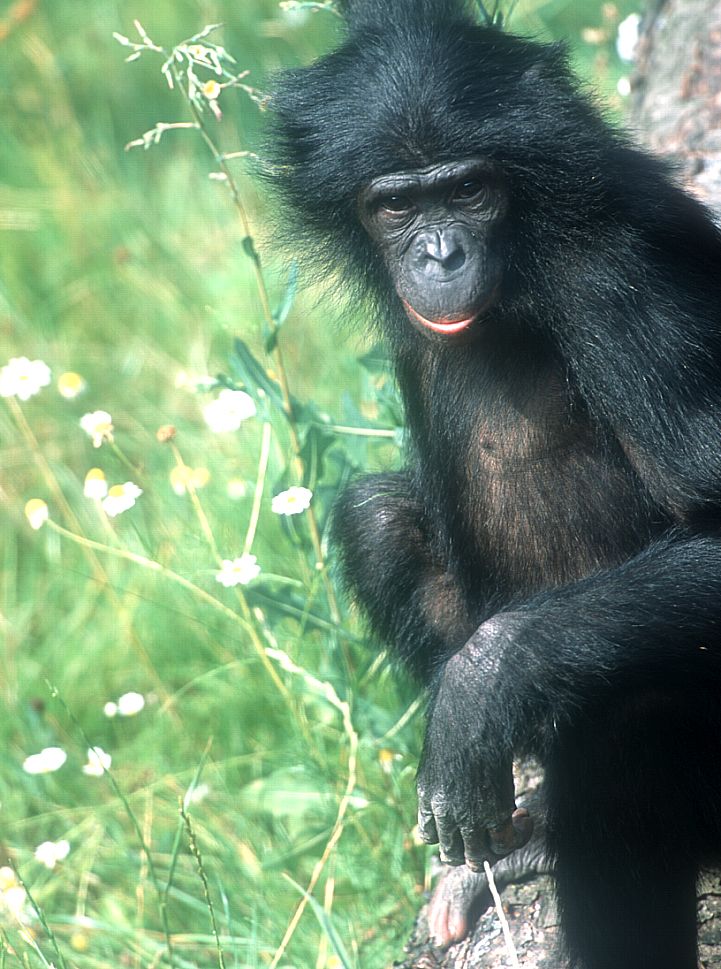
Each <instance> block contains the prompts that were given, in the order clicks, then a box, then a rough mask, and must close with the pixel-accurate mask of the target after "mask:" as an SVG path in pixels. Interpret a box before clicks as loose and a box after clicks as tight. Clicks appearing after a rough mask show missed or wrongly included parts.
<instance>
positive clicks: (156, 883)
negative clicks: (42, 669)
mask: <svg viewBox="0 0 721 969" xmlns="http://www.w3.org/2000/svg"><path fill="white" fill-rule="evenodd" d="M50 691H51V693H52V695H53V697H54V698H55V699H56V700H57V701H58V703H59V704H60V705H61V706H62V708H63V710H64V711H65V714H66V716H67V717H68V719H69V720H70V722H71V723H72V724H73V726H74V727H75V729H76V730H77V731H78V733H79V734H80V736H81V737H82V739H83V742H84V743H85V745H86V747H87V748H88V750H90V749H91V748H93V749H94V747H93V743H92V741H91V740H90V738H89V737H88V735H87V734H86V733H85V731H84V730H83V727H82V724H81V723H80V721H79V720H78V719H77V717H76V716H75V714H74V713H73V712H72V710H71V709H70V707H69V706H68V705H67V703H66V702H65V700H63V698H62V696H61V695H60V693H59V692H58V690H57V689H56V688H55V687H54V686H52V685H50ZM98 762H99V763H100V765H101V767H102V768H103V774H104V775H105V776H106V777H107V778H108V780H109V781H110V786H111V787H112V789H113V792H114V793H115V796H116V797H117V798H118V799H119V800H120V802H121V804H122V805H123V807H124V808H125V813H126V814H127V816H128V818H129V820H130V823H131V824H132V826H133V828H134V830H135V834H136V836H137V838H138V843H139V844H140V848H141V850H142V852H143V854H144V855H145V859H146V861H147V863H148V872H149V874H150V880H151V882H152V883H153V888H154V890H155V894H156V896H157V899H158V908H159V910H160V919H161V922H162V925H163V935H164V937H165V945H166V948H167V950H168V961H169V963H170V966H171V969H173V967H174V966H175V957H174V955H173V941H172V938H171V935H170V923H169V920H168V899H167V897H166V894H165V892H164V891H163V890H162V889H161V887H160V879H159V878H158V873H157V871H156V868H155V862H154V860H153V855H152V853H151V851H150V847H149V846H148V843H147V841H146V840H145V836H144V835H143V829H142V828H141V827H140V822H139V821H138V818H137V816H136V814H135V812H134V811H133V809H132V807H131V806H130V801H128V799H127V797H126V796H125V791H123V789H122V787H121V786H120V785H119V784H118V782H117V781H116V780H115V777H114V775H113V774H112V772H111V771H109V770H108V768H107V767H106V766H105V764H103V763H102V762H101V761H98Z"/></svg>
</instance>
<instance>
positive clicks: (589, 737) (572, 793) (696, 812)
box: [546, 688, 719, 969]
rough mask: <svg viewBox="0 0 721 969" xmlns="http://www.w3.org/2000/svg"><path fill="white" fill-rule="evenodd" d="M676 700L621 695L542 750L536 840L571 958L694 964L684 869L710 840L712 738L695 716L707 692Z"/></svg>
mask: <svg viewBox="0 0 721 969" xmlns="http://www.w3.org/2000/svg"><path fill="white" fill-rule="evenodd" d="M679 697H681V699H679ZM682 698H683V693H682V691H679V694H678V696H677V697H675V698H672V695H671V694H668V695H666V696H664V695H663V694H661V693H660V692H655V691H653V689H652V688H651V689H649V690H648V691H646V692H645V693H644V694H636V695H635V696H634V695H631V696H626V697H625V698H624V697H621V698H620V699H619V700H618V701H617V702H616V703H614V705H613V708H612V710H611V711H609V710H608V708H607V709H606V710H603V711H597V712H596V714H595V715H589V716H588V717H584V718H583V720H582V721H581V722H579V721H577V722H576V723H574V724H571V725H568V726H566V727H564V728H562V729H561V732H560V734H559V740H558V744H557V746H556V747H555V748H554V750H553V751H552V753H551V757H550V759H549V762H548V764H547V770H546V796H547V799H548V814H547V827H548V841H549V846H550V848H551V850H552V851H553V853H554V855H555V865H554V870H555V874H556V881H557V889H558V896H559V905H560V910H561V915H562V921H563V925H564V929H565V937H566V943H567V947H568V952H569V955H570V957H571V965H572V966H578V967H583V969H696V967H697V965H698V962H697V952H696V876H697V871H698V867H699V862H700V859H701V858H703V857H708V848H709V845H712V844H714V842H715V843H716V844H718V836H719V820H718V817H715V816H714V815H715V814H717V805H716V807H714V806H712V805H713V801H714V793H715V792H717V789H718V785H719V781H718V773H717V771H718V756H719V755H718V737H717V734H716V731H715V730H712V729H711V728H712V724H713V722H714V721H713V719H711V718H707V717H706V716H705V715H704V714H703V707H704V703H705V702H706V703H707V704H708V706H707V709H708V710H709V712H710V711H711V706H712V704H713V700H711V701H710V702H709V701H704V700H703V699H702V698H700V697H699V696H698V695H696V696H693V697H692V698H691V700H690V701H686V703H685V705H684V700H683V699H682ZM714 718H715V719H716V720H717V719H718V715H717V714H715V715H714Z"/></svg>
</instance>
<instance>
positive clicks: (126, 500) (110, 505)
mask: <svg viewBox="0 0 721 969" xmlns="http://www.w3.org/2000/svg"><path fill="white" fill-rule="evenodd" d="M142 493H143V489H142V488H139V487H138V486H137V485H136V484H133V482H132V481H126V482H125V484H119V485H113V486H112V488H110V489H109V490H108V494H107V497H106V498H103V509H104V510H105V514H106V515H108V517H109V518H115V516H116V515H120V514H122V512H124V511H127V510H128V509H129V508H132V507H133V505H134V504H135V500H136V499H137V498H139V497H140V496H141V495H142Z"/></svg>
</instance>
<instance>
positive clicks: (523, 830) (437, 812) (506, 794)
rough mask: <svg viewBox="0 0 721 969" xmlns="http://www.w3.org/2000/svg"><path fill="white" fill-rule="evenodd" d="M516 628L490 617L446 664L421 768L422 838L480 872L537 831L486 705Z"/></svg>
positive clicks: (506, 620) (445, 855) (454, 860)
mask: <svg viewBox="0 0 721 969" xmlns="http://www.w3.org/2000/svg"><path fill="white" fill-rule="evenodd" d="M509 623H510V624H511V625H512V620H511V617H510V616H508V617H506V616H504V617H495V618H494V619H491V620H488V621H487V622H485V623H484V624H483V625H482V626H480V627H479V629H478V630H477V631H476V632H475V633H474V634H473V636H472V637H471V638H470V639H469V640H468V642H467V643H466V645H465V646H464V647H463V649H461V650H460V651H459V652H458V653H456V654H455V656H453V657H452V658H451V659H450V660H449V661H448V663H447V664H446V667H445V669H444V671H443V676H442V679H441V682H440V685H439V688H438V691H437V694H436V697H435V703H434V705H433V708H432V710H431V714H430V717H429V723H428V730H427V733H426V740H425V745H424V750H423V758H422V761H421V766H420V768H419V771H418V826H419V828H420V833H421V837H422V838H423V840H424V841H425V842H426V843H427V844H436V843H438V844H439V846H440V855H441V860H442V861H444V862H446V863H447V864H449V865H462V864H464V863H465V864H467V865H468V867H469V868H471V869H473V870H474V871H477V870H479V869H482V868H483V862H484V861H488V862H489V863H490V864H493V863H494V862H495V861H497V860H498V859H499V858H502V857H503V856H504V855H507V854H508V853H509V852H511V851H514V850H515V849H516V848H520V847H521V845H524V844H525V843H526V842H527V841H528V839H529V838H530V836H531V833H532V831H533V823H532V821H531V819H530V817H528V812H526V811H518V812H516V811H515V807H516V804H515V798H514V786H513V753H512V751H511V750H510V749H504V748H505V745H504V742H503V739H502V737H501V736H500V733H501V731H500V729H496V730H495V731H494V724H492V723H488V722H487V720H488V716H487V710H486V706H487V704H486V703H485V702H484V698H485V697H486V696H488V695H489V694H492V693H493V691H494V690H497V689H498V688H499V686H500V683H499V666H500V661H501V659H502V656H503V651H504V649H505V647H506V645H507V644H508V642H509V631H510V630H509ZM495 734H498V735H499V736H497V737H495V736H494V735H495Z"/></svg>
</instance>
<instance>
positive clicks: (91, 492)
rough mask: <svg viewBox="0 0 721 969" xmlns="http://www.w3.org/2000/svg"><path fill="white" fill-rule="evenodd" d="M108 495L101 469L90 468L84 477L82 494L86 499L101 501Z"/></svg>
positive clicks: (106, 484) (103, 473)
mask: <svg viewBox="0 0 721 969" xmlns="http://www.w3.org/2000/svg"><path fill="white" fill-rule="evenodd" d="M107 493H108V482H107V479H106V477H105V472H104V471H103V470H102V469H101V468H91V469H90V470H89V471H88V473H87V474H86V475H85V484H84V485H83V494H84V495H85V497H86V498H92V499H94V500H95V501H102V500H103V498H105V497H106V495H107Z"/></svg>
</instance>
